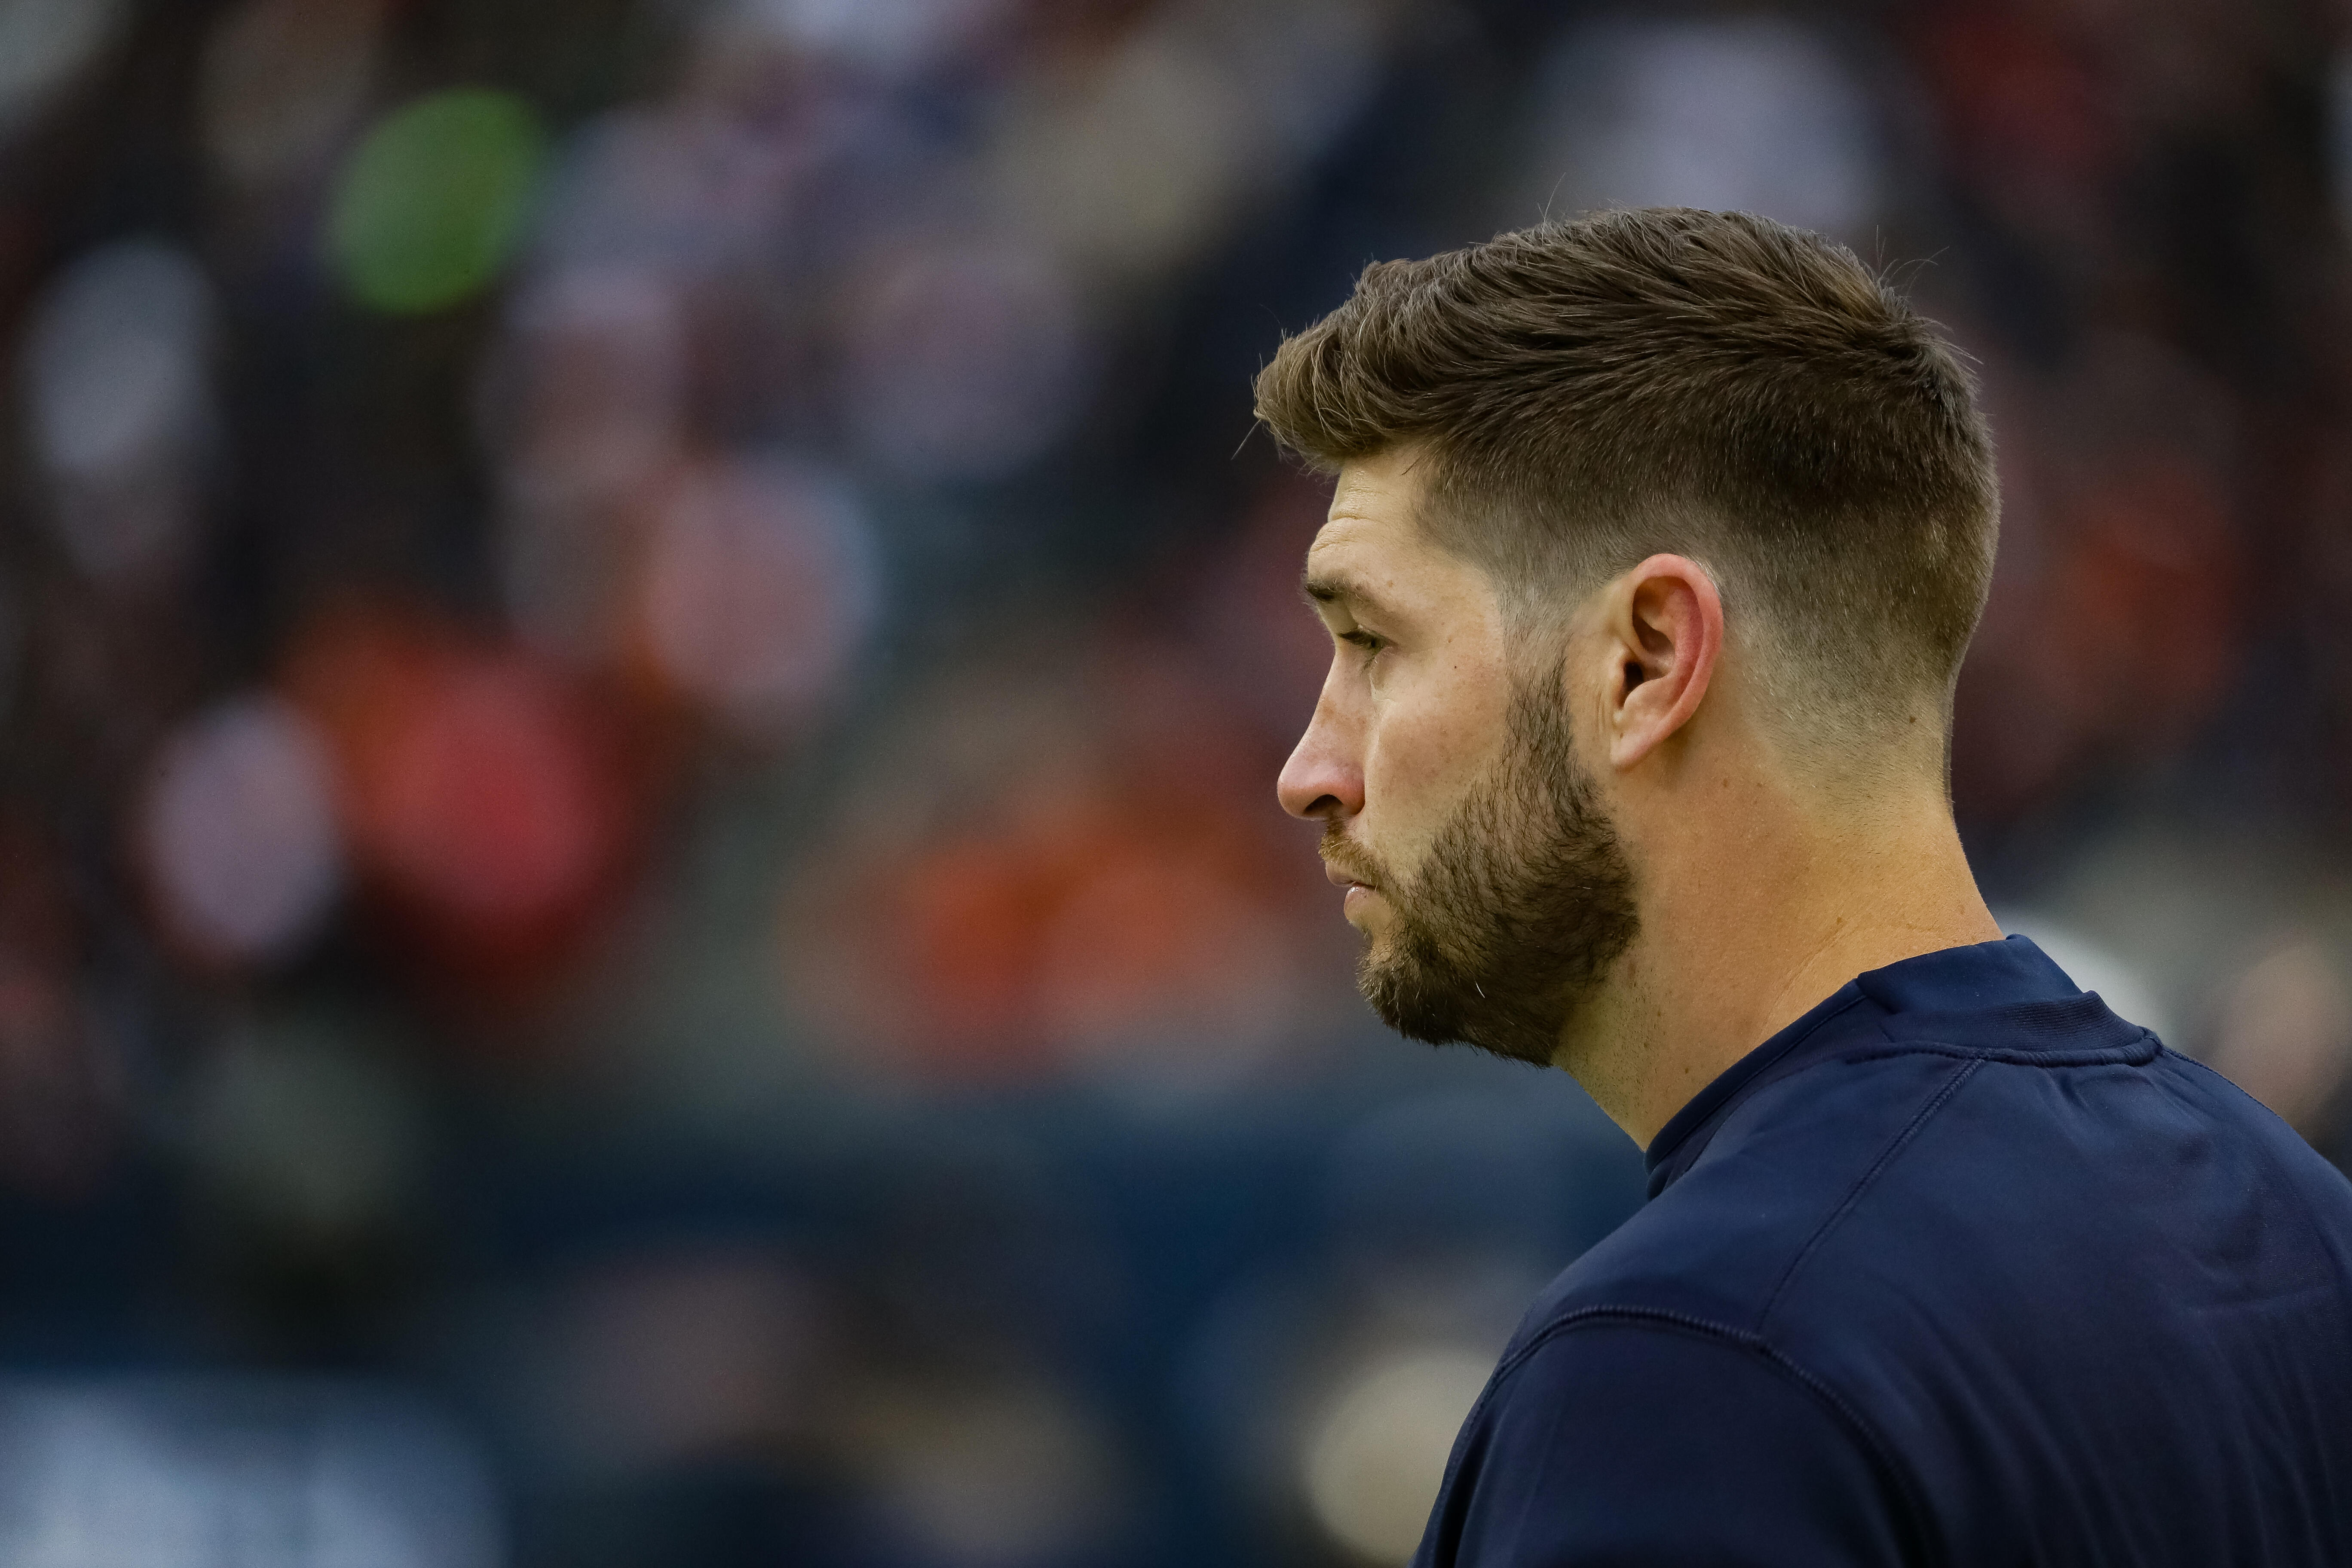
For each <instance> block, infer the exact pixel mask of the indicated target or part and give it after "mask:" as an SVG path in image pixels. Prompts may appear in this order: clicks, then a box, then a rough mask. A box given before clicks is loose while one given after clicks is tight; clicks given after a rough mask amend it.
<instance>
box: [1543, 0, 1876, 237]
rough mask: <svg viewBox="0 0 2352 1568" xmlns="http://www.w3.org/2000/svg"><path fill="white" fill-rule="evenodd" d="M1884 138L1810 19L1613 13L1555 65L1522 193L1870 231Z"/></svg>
mask: <svg viewBox="0 0 2352 1568" xmlns="http://www.w3.org/2000/svg"><path fill="white" fill-rule="evenodd" d="M1879 142H1880V135H1879V131H1878V128H1877V126H1876V124H1875V122H1874V114H1873V108H1872V104H1871V101H1870V100H1869V97H1868V95H1867V94H1866V93H1865V92H1864V89H1863V87H1862V84H1861V83H1860V82H1859V81H1857V80H1856V79H1855V78H1854V76H1853V72H1852V71H1851V69H1850V68H1848V66H1847V65H1846V63H1845V62H1844V61H1843V60H1842V59H1840V58H1839V57H1838V55H1837V53H1836V52H1835V50H1834V49H1833V48H1832V47H1831V45H1830V43H1829V42H1828V40H1827V39H1825V38H1824V37H1822V36H1821V35H1820V34H1817V33H1815V32H1813V31H1812V30H1811V29H1810V28H1808V27H1806V26H1804V25H1803V24H1801V23H1800V22H1797V21H1795V20H1793V19H1790V18H1786V17H1779V16H1739V17H1736V18H1725V19H1709V20H1674V21H1657V22H1627V21H1614V22H1605V23H1600V24H1595V25H1591V26H1586V27H1583V28H1580V29H1579V30H1577V31H1574V32H1571V33H1570V35H1569V36H1568V37H1566V38H1565V39H1563V40H1562V41H1561V43H1560V44H1559V47H1558V50H1557V52H1556V53H1555V55H1554V57H1553V58H1552V59H1551V61H1550V62H1549V65H1548V66H1547V67H1546V68H1545V74H1544V77H1543V79H1542V84H1541V86H1540V87H1539V89H1538V108H1537V110H1536V117H1535V121H1534V124H1533V126H1532V129H1531V134H1530V138H1529V144H1528V172H1527V176H1526V182H1525V185H1524V186H1523V189H1522V195H1523V196H1524V197H1525V199H1526V200H1528V202H1529V203H1530V204H1532V205H1542V206H1545V207H1547V208H1549V209H1550V210H1553V211H1558V212H1562V213H1574V212H1582V211H1584V210H1585V209H1587V208H1589V207H1596V206H1649V205H1665V206H1692V207H1710V208H1735V209H1738V210H1740V211H1744V212H1762V213H1770V214H1772V215H1773V216H1776V217H1779V218H1780V219H1782V220H1783V221H1785V222H1788V223H1793V224H1796V225H1799V226H1801V227H1805V228H1811V229H1819V230H1821V231H1822V232H1824V233H1828V234H1832V235H1838V236H1841V237H1850V238H1867V237H1868V229H1869V224H1870V219H1871V217H1872V216H1873V215H1874V213H1875V211H1876V210H1877V202H1878V197H1879V194H1880V193H1879V184H1880V181H1881V180H1882V178H1883V177H1884V176H1883V174H1882V173H1881V153H1880V145H1879Z"/></svg>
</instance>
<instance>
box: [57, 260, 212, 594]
mask: <svg viewBox="0 0 2352 1568" xmlns="http://www.w3.org/2000/svg"><path fill="white" fill-rule="evenodd" d="M214 315H215V310H214V305H213V299H212V288H211V285H210V283H209V282H208V281H207V279H205V273H204V270H203V268H201V267H199V266H198V265H197V263H196V261H195V260H194V258H192V257H191V256H189V255H188V254H187V252H185V251H184V250H182V249H180V248H178V247H173V246H170V245H165V244H163V243H161V242H159V241H154V240H147V239H134V240H124V241H120V242H118V243H116V244H113V245H109V246H103V247H100V248H98V249H96V250H93V251H90V252H89V253H87V254H86V255H83V256H81V257H80V258H77V259H76V260H75V261H74V263H73V264H72V265H71V266H69V267H68V268H65V269H64V270H63V271H62V272H61V273H59V274H58V277H57V278H56V279H54V280H53V281H52V282H51V283H50V285H49V286H48V288H47V290H45V291H44V293H43V294H42V296H41V299H40V300H39V301H38V302H37V305H36V306H35V311H34V318H33V321H32V325H31V329H30V331H28V332H27V334H26V339H25V343H24V347H23V349H22V351H21V353H22V358H21V360H20V362H19V374H20V380H21V384H22V385H23V387H24V393H25V401H26V415H27V423H28V424H29V426H30V434H31V437H32V445H33V448H34V450H35V451H36V452H37V454H38V455H39V458H40V459H41V462H42V464H43V466H44V468H46V469H47V473H48V476H49V479H50V483H51V489H52V508H51V511H50V521H51V523H52V526H53V527H54V528H55V529H56V530H57V531H58V534H59V536H60V539H61V542H63V543H64V545H65V547H66V549H67V551H68V553H69V554H70V555H71V556H72V557H73V559H74V560H75V561H76V563H79V565H80V566H81V567H82V569H83V570H84V571H86V572H89V574H92V575H94V576H99V577H109V576H113V575H116V574H121V573H125V572H135V571H137V570H139V569H141V568H143V567H147V566H150V565H152V564H153V563H156V562H157V561H158V560H159V559H161V558H163V556H166V555H168V554H169V553H171V552H172V551H173V548H174V547H175V546H176V545H177V544H179V543H180V542H181V536H182V535H183V534H184V531H186V530H187V528H188V527H189V525H190V523H191V522H192V521H193V515H192V514H193V510H194V506H195V499H196V498H195V496H194V493H193V487H194V483H195V481H196V478H197V472H196V466H197V464H198V463H199V462H200V461H201V459H202V458H203V456H204V448H205V443H206V442H207V440H208V439H209V437H211V435H212V432H213V425H214V419H215V416H214V410H213V403H212V388H211V384H210V365H209V359H210V353H211V349H212V340H213V334H214V331H215V321H214Z"/></svg>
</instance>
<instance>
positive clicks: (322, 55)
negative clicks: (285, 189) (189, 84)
mask: <svg viewBox="0 0 2352 1568" xmlns="http://www.w3.org/2000/svg"><path fill="white" fill-rule="evenodd" d="M384 11H385V5H384V0H243V4H241V5H237V6H236V7H235V8H234V9H232V10H230V11H229V12H228V13H227V14H226V15H225V16H222V17H221V19H220V20H219V21H218V22H216V23H215V24H214V26H213V31H212V36H211V37H208V38H207V39H206V40H205V54H204V69H203V75H202V77H201V79H200V82H199V89H200V91H201V94H202V97H201V101H200V104H199V110H198V112H199V114H200V115H201V118H202V128H203V132H204V138H205V148H206V150H207V151H208V152H210V153H212V155H213V156H214V157H215V159H216V160H218V162H219V163H220V165H221V167H222V169H223V170H225V171H226V173H227V174H228V175H229V176H230V177H231V178H232V179H233V180H236V181H237V182H239V183H241V184H247V185H266V184H274V183H276V182H278V181H282V180H287V179H290V178H299V177H300V176H303V175H307V174H311V173H313V172H314V171H315V170H317V169H318V168H319V167H320V164H321V163H322V162H323V161H324V160H325V158H326V157H327V156H328V154H329V153H331V150H332V148H333V146H334V144H335V142H337V140H338V139H339V138H341V136H342V135H343V134H344V133H345V132H348V131H349V130H350V129H351V127H352V123H353V122H354V121H356V120H357V119H358V117H359V114H360V112H361V110H362V107H363V106H364V104H365V103H366V100H367V92H368V89H369V86H370V85H371V83H372V82H373V78H374V75H375V64H376V56H377V51H378V48H379V46H380V44H381V40H382V33H383V22H384Z"/></svg>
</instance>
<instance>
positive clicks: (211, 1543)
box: [0, 1377, 505, 1568]
mask: <svg viewBox="0 0 2352 1568" xmlns="http://www.w3.org/2000/svg"><path fill="white" fill-rule="evenodd" d="M0 1454H5V1456H6V1458H7V1463H6V1465H5V1479H0V1556H4V1557H5V1559H6V1560H7V1561H9V1562H11V1563H25V1564H27V1565H28V1568H29V1565H31V1564H36V1563H37V1564H39V1565H40V1568H123V1565H125V1564H130V1563H136V1564H139V1568H205V1565H207V1564H211V1563H218V1562H220V1561H221V1560H222V1558H223V1556H224V1554H226V1555H227V1556H229V1557H232V1558H234V1560H235V1561H236V1562H237V1563H240V1564H247V1565H250V1568H357V1565H360V1564H365V1565H366V1568H497V1565H498V1564H499V1563H501V1562H502V1561H504V1558H505V1542H504V1539H503V1534H504V1532H503V1531H501V1530H500V1528H499V1522H498V1517H497V1513H496V1511H495V1510H496V1502H495V1498H494V1494H493V1492H492V1489H491V1483H490V1479H489V1477H488V1474H487V1473H486V1471H485V1469H484V1467H483V1464H482V1461H481V1458H480V1457H479V1455H478V1453H477V1452H476V1451H475V1450H474V1448H473V1447H472V1446H471V1445H470V1444H469V1443H468V1442H467V1440H466V1438H465V1437H464V1436H463V1435H462V1434H461V1433H460V1431H459V1430H458V1429H457V1427H456V1426H455V1425H454V1424H453V1423H452V1422H451V1421H450V1420H449V1419H448V1418H447V1417H446V1415H442V1414H441V1413H439V1412H437V1411H435V1410H433V1409H431V1408H429V1407H427V1406H424V1405H420V1404H418V1403H417V1402H416V1401H415V1400H414V1399H412V1398H407V1397H404V1396H402V1395H400V1394H394V1393H392V1392H389V1391H387V1390H383V1389H380V1388H372V1387H367V1386H364V1385H351V1384H332V1383H327V1382H323V1381H302V1380H297V1379H291V1378H268V1377H215V1378H181V1379H169V1378H160V1377H143V1378H142V1377H128V1378H115V1379H101V1378H84V1379H65V1378H51V1379H49V1380H47V1381H43V1382H32V1381H26V1380H21V1379H20V1380H16V1381H13V1382H11V1383H10V1384H7V1385H5V1387H0Z"/></svg>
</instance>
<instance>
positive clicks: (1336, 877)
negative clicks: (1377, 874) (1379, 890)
mask: <svg viewBox="0 0 2352 1568" xmlns="http://www.w3.org/2000/svg"><path fill="white" fill-rule="evenodd" d="M1323 877H1324V879H1325V880H1326V881H1328V882H1329V883H1330V884H1331V885H1332V886H1333V887H1335V888H1361V889H1364V890H1365V891H1367V892H1370V891H1371V890H1372V884H1371V883H1370V882H1367V881H1365V880H1364V879H1362V878H1361V877H1357V876H1351V875H1349V873H1348V872H1346V871H1343V870H1341V869H1340V868H1339V867H1337V866H1335V865H1333V864H1332V863H1331V862H1330V861H1328V860H1326V861H1324V862H1323Z"/></svg>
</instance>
